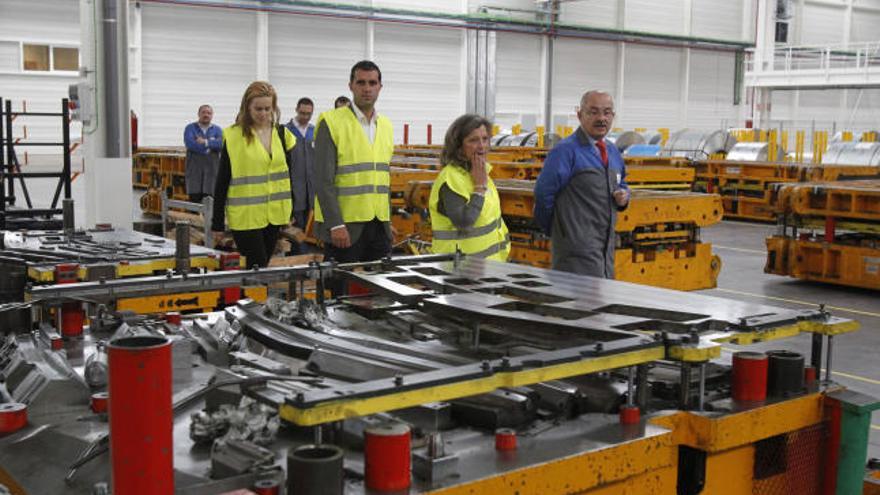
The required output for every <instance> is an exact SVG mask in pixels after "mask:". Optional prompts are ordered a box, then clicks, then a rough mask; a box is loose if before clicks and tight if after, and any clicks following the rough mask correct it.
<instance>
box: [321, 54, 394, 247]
mask: <svg viewBox="0 0 880 495" xmlns="http://www.w3.org/2000/svg"><path fill="white" fill-rule="evenodd" d="M348 87H349V88H350V89H351V92H352V96H353V97H354V98H353V99H354V102H353V104H352V105H351V106H350V107H348V106H343V107H340V108H337V109H335V110H328V111H326V112H324V113H323V114H321V116H320V117H319V118H318V125H317V128H316V130H315V190H316V199H315V217H314V218H315V233H316V234H317V236H318V238H319V239H321V240H322V241H323V242H324V255H325V257H326V258H327V259H330V258H333V259H335V260H336V261H338V262H341V263H347V262H356V261H372V260H377V259H381V258H383V257H385V256H387V255H388V254H389V253H390V252H391V223H390V221H391V188H390V173H389V170H390V169H389V163H390V162H391V155H392V154H393V153H394V129H393V127H392V125H391V121H390V120H388V118H387V117H385V116H384V115H380V114H379V112H378V111H376V108H375V104H376V100H377V99H378V97H379V92H380V91H381V90H382V72H381V71H380V70H379V67H378V66H377V65H376V64H374V63H373V62H371V61H369V60H363V61H361V62H358V63H356V64H355V65H354V67H352V68H351V74H350V77H349V84H348Z"/></svg>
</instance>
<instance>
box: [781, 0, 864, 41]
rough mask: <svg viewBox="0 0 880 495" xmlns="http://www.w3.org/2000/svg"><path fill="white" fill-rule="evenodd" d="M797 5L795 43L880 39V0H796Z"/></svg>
mask: <svg viewBox="0 0 880 495" xmlns="http://www.w3.org/2000/svg"><path fill="white" fill-rule="evenodd" d="M794 7H795V8H794V16H793V18H792V19H791V21H790V23H791V26H790V28H789V31H790V33H792V37H791V39H790V40H789V42H790V43H792V44H796V45H824V44H843V43H858V42H866V41H871V42H878V41H880V0H833V1H832V0H797V1H795V2H794Z"/></svg>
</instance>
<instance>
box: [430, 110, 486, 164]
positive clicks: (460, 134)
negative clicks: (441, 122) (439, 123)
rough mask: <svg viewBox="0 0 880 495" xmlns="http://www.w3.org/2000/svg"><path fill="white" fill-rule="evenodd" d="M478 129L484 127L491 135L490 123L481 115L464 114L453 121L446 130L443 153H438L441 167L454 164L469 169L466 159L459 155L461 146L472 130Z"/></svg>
mask: <svg viewBox="0 0 880 495" xmlns="http://www.w3.org/2000/svg"><path fill="white" fill-rule="evenodd" d="M480 127H485V128H486V132H487V133H489V135H491V134H492V123H491V122H489V120H487V119H486V118H485V117H483V116H481V115H477V114H474V113H466V114H464V115H462V116H461V117H459V118H457V119H455V121H454V122H453V123H452V125H450V126H449V129H446V137H445V138H444V139H443V151H441V152H440V163H441V164H443V165H449V164H450V163H454V164H458V165H461V166H462V167H464V168H466V169H469V168H470V164H469V163H468V162H467V158H465V157H464V156H463V155H462V154H461V146H462V144H464V138H466V137H467V136H468V134H470V133H472V132H474V129H479V128H480Z"/></svg>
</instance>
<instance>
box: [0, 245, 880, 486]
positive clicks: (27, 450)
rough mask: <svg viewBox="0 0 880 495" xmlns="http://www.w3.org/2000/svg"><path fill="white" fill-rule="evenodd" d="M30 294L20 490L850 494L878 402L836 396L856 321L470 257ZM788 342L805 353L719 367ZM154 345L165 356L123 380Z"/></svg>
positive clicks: (12, 352) (81, 284) (17, 335)
mask: <svg viewBox="0 0 880 495" xmlns="http://www.w3.org/2000/svg"><path fill="white" fill-rule="evenodd" d="M258 283H260V284H266V285H270V286H277V285H279V284H280V285H284V286H286V287H287V288H288V289H290V290H288V291H287V293H289V294H294V295H295V297H294V299H293V300H283V299H276V298H273V297H270V298H269V299H267V300H266V301H265V302H257V301H254V300H252V299H247V298H244V299H240V300H238V301H236V302H234V303H233V304H231V305H229V306H228V307H226V308H225V309H224V310H222V311H215V312H208V313H199V314H194V315H190V316H185V317H184V318H182V319H178V317H177V315H175V317H174V318H169V317H167V316H163V315H133V314H129V313H124V312H114V311H112V310H105V311H104V312H102V314H100V315H98V314H96V313H95V308H98V307H104V308H105V309H106V308H112V302H113V301H114V300H117V299H119V298H132V297H152V296H154V295H161V294H170V293H185V292H190V291H207V290H223V289H225V288H229V287H240V286H242V285H245V284H250V285H253V284H258ZM312 287H314V292H313V297H312V298H309V297H307V295H308V293H309V292H310V291H312V289H311V288H312ZM325 287H336V288H337V290H336V293H335V294H334V295H333V296H332V297H325V295H327V292H326V291H325V290H324V288H325ZM270 295H271V294H270ZM24 299H25V302H23V303H22V304H28V305H30V308H31V310H32V313H33V315H34V317H35V321H34V322H33V324H32V326H30V327H27V328H14V329H8V330H7V332H10V333H9V335H7V337H6V340H5V343H4V345H3V347H2V348H0V378H2V384H3V387H2V388H3V394H2V397H3V399H2V400H3V401H4V403H6V404H11V403H15V404H17V406H16V407H17V408H18V409H17V411H19V412H18V414H19V416H18V417H20V414H21V413H20V410H21V407H22V405H24V406H25V407H26V413H27V420H26V423H25V424H23V425H21V426H20V427H19V428H17V429H14V431H9V432H8V433H6V434H5V435H4V436H2V437H0V466H2V470H0V483H2V484H4V485H5V486H6V487H7V488H8V489H9V490H10V491H12V493H16V494H18V493H95V492H96V490H105V491H103V492H100V493H106V490H107V488H108V486H107V485H106V483H108V482H111V481H112V486H111V487H110V488H111V489H112V488H113V487H116V490H115V491H113V493H119V492H120V490H122V491H123V492H124V493H181V494H196V493H223V492H226V491H231V490H234V489H240V488H250V489H252V490H253V491H254V492H256V493H282V491H283V490H285V489H286V490H287V491H286V493H400V492H401V491H404V492H405V491H409V492H410V493H423V492H425V493H448V494H453V493H521V494H526V493H535V494H538V493H540V494H548V493H590V494H622V493H627V494H649V493H651V494H669V493H679V494H700V493H705V494H720V493H723V494H732V495H737V494H753V493H756V494H757V493H760V494H773V493H799V494H811V493H816V494H819V493H839V494H851V493H858V492H857V491H855V490H857V489H858V490H860V489H861V486H862V483H863V478H864V463H865V454H866V448H867V429H868V424H869V423H868V421H869V418H870V412H871V411H872V410H874V409H876V408H877V407H878V406H880V404H878V402H877V401H876V400H875V399H873V398H870V397H866V396H863V395H861V394H858V393H856V392H853V391H851V390H846V389H844V388H843V387H841V386H839V385H837V384H835V383H833V382H832V381H831V380H830V376H831V375H830V370H831V368H832V359H831V356H832V355H833V342H834V340H835V339H836V338H845V336H844V334H846V333H849V332H852V331H855V330H856V329H857V328H858V324H857V322H855V321H852V320H848V319H843V318H838V317H835V316H833V315H831V314H829V313H828V312H826V311H824V309H818V310H800V311H796V310H786V309H780V308H775V307H770V306H764V305H757V304H748V303H742V302H734V301H729V300H724V299H719V298H713V297H706V296H699V295H693V294H687V295H683V293H681V292H676V291H670V290H666V289H659V288H654V287H647V286H639V285H634V284H629V283H625V282H618V281H612V280H603V279H595V278H591V277H583V276H578V275H573V274H569V273H562V272H555V271H549V270H544V269H540V268H535V267H529V266H522V265H515V264H510V263H496V262H492V261H484V260H480V259H473V258H467V257H464V256H460V255H443V256H413V257H395V258H388V259H384V260H378V261H375V262H369V263H355V264H342V265H338V264H334V263H331V262H326V263H318V262H313V263H311V264H309V265H302V266H295V267H279V268H266V269H260V270H231V271H215V272H208V273H191V272H190V273H178V274H174V273H169V274H167V275H162V276H149V277H138V278H131V279H125V278H123V279H115V280H104V281H78V282H73V283H69V284H54V285H43V286H31V287H29V288H27V289H26V292H25V297H24ZM60 301H78V302H79V303H81V304H83V305H84V307H86V308H87V310H86V311H87V313H88V314H89V316H90V321H91V322H92V325H91V327H90V328H88V329H87V330H86V331H85V332H84V334H83V335H82V336H80V337H72V338H68V339H66V340H65V341H64V345H63V348H62V349H59V350H52V349H51V348H50V347H49V346H47V344H46V342H45V341H44V340H43V339H42V338H41V337H40V333H39V332H38V331H37V332H35V331H34V330H35V328H37V329H38V328H39V327H41V326H47V325H49V326H51V325H54V324H56V322H53V321H51V320H50V319H48V317H47V316H46V314H45V312H43V311H41V307H42V306H43V305H46V304H57V303H58V302H60ZM92 317H94V318H92ZM801 333H808V334H811V335H812V342H813V346H812V352H811V355H810V356H800V355H798V354H796V353H792V352H786V351H782V350H780V351H779V352H775V353H769V354H770V355H769V358H768V356H763V357H762V356H761V355H760V353H750V354H741V353H737V354H734V356H733V357H731V356H730V355H729V354H728V353H722V346H725V345H739V346H747V345H748V344H750V343H754V342H759V341H770V340H778V341H779V347H780V349H784V347H785V341H784V339H786V338H789V337H794V336H796V335H798V334H801ZM142 344H149V345H145V346H142V347H138V346H141V345H142ZM163 346H167V348H168V352H167V354H166V355H165V361H161V360H153V359H146V358H144V360H143V361H139V362H140V363H141V364H142V365H143V366H140V367H138V366H133V367H131V368H125V366H123V365H124V364H126V363H129V364H130V363H131V360H130V359H129V358H131V357H132V351H134V354H136V355H138V356H145V355H147V354H148V353H149V352H152V351H155V350H158V349H160V348H163ZM114 353H116V354H114ZM120 353H121V354H120ZM107 354H109V359H107ZM114 356H116V357H114ZM138 359H140V358H138ZM160 362H161V363H165V364H164V366H165V367H164V368H162V367H161V366H160V367H157V368H154V366H158V365H157V363H160ZM102 363H103V366H102ZM107 363H109V365H108V364H107ZM743 363H745V364H743ZM755 363H764V364H763V365H764V366H766V367H764V368H762V367H761V366H762V365H757V366H755ZM120 366H121V367H120ZM823 367H824V368H825V369H826V373H823V374H820V373H819V372H820V370H821V368H823ZM146 369H149V370H154V369H155V370H156V371H152V372H151V373H150V374H148V375H142V374H139V373H144V372H143V371H139V370H146ZM120 370H121V371H120ZM762 370H763V371H762ZM101 372H103V374H102V373H101ZM162 373H165V374H166V375H163V376H167V380H161V381H156V380H151V379H150V377H155V376H159V375H160V374H162ZM108 375H109V376H108ZM144 376H145V378H144V379H139V378H138V377H144ZM744 377H745V378H744ZM123 384H124V385H125V386H124V388H120V387H122V386H123ZM144 384H146V389H141V388H139V387H144V386H145V385H144ZM163 386H165V387H167V389H168V390H167V392H168V395H167V400H155V397H156V394H157V393H158V392H156V390H158V389H161V388H162V387H163ZM151 387H152V388H151ZM108 390H109V397H108V395H101V394H105V393H107V392H108ZM133 391H138V392H133ZM96 396H97V397H96ZM132 396H134V397H136V398H137V400H138V401H139V402H137V403H138V405H139V407H138V409H135V410H136V411H138V412H137V413H132V412H130V411H129V410H128V409H126V404H127V401H130V400H132ZM108 401H109V409H108V408H107V407H106V406H107V402H108ZM3 409H4V408H3V407H0V413H2V410H3ZM108 412H109V414H108ZM162 414H164V415H165V416H163V415H162ZM153 417H163V418H164V417H168V418H171V421H169V422H167V423H166V422H165V420H159V421H153V420H151V419H150V418H153ZM168 423H171V424H168ZM120 425H121V426H120ZM138 428H141V429H143V432H142V433H141V434H138V435H132V434H131V432H132V429H135V430H137V429H138ZM137 431H141V430H137ZM120 438H124V439H126V440H127V441H126V442H125V443H124V444H119V443H116V444H114V441H116V442H121V440H120ZM114 439H115V440H114ZM844 446H845V448H844ZM132 447H133V448H132ZM132 450H134V451H135V452H137V455H136V456H133V457H132V456H131V454H130V453H129V454H127V453H126V452H131V451H132ZM127 455H128V456H129V457H126V456H127ZM172 469H173V471H172ZM111 479H112V480H111ZM123 486H125V487H128V486H133V487H136V488H134V489H131V490H130V491H126V490H123V489H122V488H120V487H123ZM137 487H140V488H137ZM156 487H160V488H156ZM140 490H147V491H140Z"/></svg>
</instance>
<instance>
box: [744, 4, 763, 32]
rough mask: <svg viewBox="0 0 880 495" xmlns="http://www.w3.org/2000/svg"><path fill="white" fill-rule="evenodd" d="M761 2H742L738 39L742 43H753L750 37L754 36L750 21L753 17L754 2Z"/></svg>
mask: <svg viewBox="0 0 880 495" xmlns="http://www.w3.org/2000/svg"><path fill="white" fill-rule="evenodd" d="M759 1H761V0H742V5H743V9H742V26H740V28H741V30H740V39H741V40H742V41H752V42H753V41H754V40H753V39H752V37H753V36H754V35H755V28H754V27H753V26H752V20H753V19H754V16H755V10H756V7H755V2H759Z"/></svg>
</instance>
